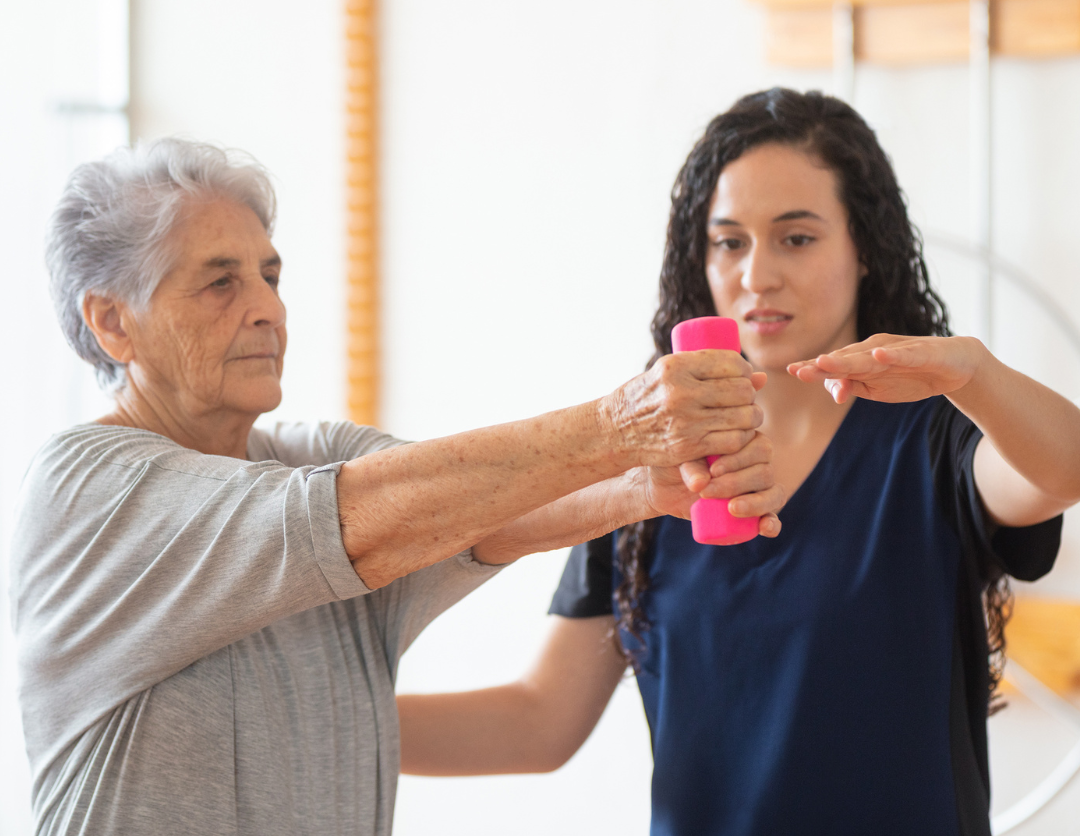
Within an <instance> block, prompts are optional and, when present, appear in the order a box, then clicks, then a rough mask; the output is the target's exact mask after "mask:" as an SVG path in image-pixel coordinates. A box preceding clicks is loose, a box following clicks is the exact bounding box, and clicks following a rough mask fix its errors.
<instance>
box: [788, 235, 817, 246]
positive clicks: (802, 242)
mask: <svg viewBox="0 0 1080 836" xmlns="http://www.w3.org/2000/svg"><path fill="white" fill-rule="evenodd" d="M813 241H814V236H812V235H789V236H788V237H787V242H788V243H789V244H791V245H792V246H795V247H805V246H806V245H807V244H810V243H812V242H813Z"/></svg>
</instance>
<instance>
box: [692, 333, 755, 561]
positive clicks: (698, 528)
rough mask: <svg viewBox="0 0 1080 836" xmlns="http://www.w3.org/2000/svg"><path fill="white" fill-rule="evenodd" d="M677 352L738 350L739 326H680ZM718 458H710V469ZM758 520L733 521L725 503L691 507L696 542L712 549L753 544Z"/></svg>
mask: <svg viewBox="0 0 1080 836" xmlns="http://www.w3.org/2000/svg"><path fill="white" fill-rule="evenodd" d="M671 347H672V349H673V350H674V351H675V352H680V351H700V350H701V349H705V348H720V349H726V350H728V351H738V350H739V324H738V323H737V322H736V321H735V320H734V319H729V318H728V317H725V316H700V317H697V318H696V319H687V320H684V321H683V322H680V323H679V324H678V325H676V326H675V327H674V328H673V329H672V330H671ZM717 458H718V457H717V456H709V457H708V458H707V461H708V462H709V464H710V465H711V464H712V463H713V462H714V461H716V459H717ZM758 519H759V518H758V517H733V516H731V512H730V511H728V501H727V500H726V499H708V498H701V499H699V500H698V501H697V502H695V503H694V504H693V505H692V506H691V507H690V524H691V527H692V529H693V532H694V539H695V540H696V541H697V542H699V543H705V544H708V545H712V546H731V545H734V544H735V543H745V542H746V541H747V540H753V539H754V538H755V537H757V534H758Z"/></svg>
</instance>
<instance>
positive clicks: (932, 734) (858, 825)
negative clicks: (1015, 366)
mask: <svg viewBox="0 0 1080 836" xmlns="http://www.w3.org/2000/svg"><path fill="white" fill-rule="evenodd" d="M980 437H981V434H980V433H979V431H978V429H977V428H975V427H974V425H973V424H972V423H971V422H970V421H969V420H968V419H967V418H965V417H964V416H963V415H962V414H961V413H960V412H959V411H958V410H956V409H955V408H954V407H953V406H952V405H951V404H950V403H949V402H948V401H947V400H946V399H944V398H933V399H930V400H927V401H921V402H917V403H912V404H898V405H887V404H878V403H874V402H871V401H864V400H858V401H856V402H855V404H854V405H853V406H852V408H851V410H850V412H849V413H848V415H847V416H846V417H845V419H844V422H843V424H842V425H841V426H840V428H839V430H838V431H837V433H836V435H835V437H834V438H833V440H832V442H831V443H830V445H829V447H828V448H827V449H826V451H825V453H824V455H823V456H822V458H821V460H820V461H819V462H818V464H817V466H816V467H815V468H814V470H813V471H812V472H811V474H810V475H809V477H807V479H806V481H805V482H804V483H803V484H802V486H801V487H800V488H799V490H798V491H797V492H796V493H795V495H794V496H792V497H791V499H790V500H789V502H788V504H787V505H786V506H785V508H784V509H783V511H782V513H781V515H780V516H781V520H782V522H783V531H782V533H781V535H780V536H779V537H778V538H776V539H766V538H762V537H759V538H756V539H754V540H752V541H750V542H749V543H745V544H742V545H738V546H727V547H716V546H703V545H700V544H698V543H696V542H694V540H693V538H692V537H691V532H690V524H689V523H688V522H686V521H684V520H679V519H675V518H672V517H664V518H662V519H661V520H660V521H659V523H658V526H657V531H656V536H655V539H654V541H653V548H652V551H651V554H650V556H649V577H650V588H649V589H648V591H647V592H646V593H645V595H644V596H643V598H642V605H643V608H644V612H645V615H646V618H647V619H648V623H649V625H650V627H649V629H648V630H647V631H646V632H645V633H644V646H643V647H638V646H637V645H635V643H634V642H633V639H632V637H629V636H627V635H625V634H624V635H623V641H624V644H625V645H626V646H627V647H628V648H630V649H631V650H634V649H635V648H636V649H637V651H638V659H639V662H640V668H641V669H640V671H639V673H638V677H637V680H638V685H639V687H640V689H641V696H642V699H643V701H644V704H645V712H646V714H647V716H648V721H649V728H650V730H651V733H652V741H653V754H654V760H655V768H654V773H653V786H652V807H653V818H652V833H653V834H654V836H667V835H668V834H680V836H689V835H690V834H706V833H722V834H725V836H738V835H739V834H778V833H800V834H814V833H829V834H837V833H852V834H856V833H858V834H865V833H874V834H892V833H895V834H912V833H933V834H942V836H944V835H945V834H965V836H966V835H967V834H972V833H980V834H988V833H989V816H988V810H989V790H988V779H987V776H986V743H985V718H986V699H987V691H988V689H987V679H986V664H987V654H986V635H985V628H984V627H983V621H982V609H981V605H979V604H978V596H979V594H980V592H981V589H982V586H983V580H982V579H985V578H986V577H987V576H988V575H989V574H991V573H992V572H993V571H994V567H996V568H997V569H998V570H1004V571H1011V572H1012V573H1013V574H1016V575H1019V576H1021V577H1025V578H1031V577H1037V576H1038V575H1039V574H1042V573H1043V572H1045V571H1047V570H1048V569H1049V568H1050V566H1051V565H1052V563H1053V560H1054V556H1055V555H1056V553H1057V548H1058V542H1059V534H1060V523H1061V521H1060V518H1056V519H1055V520H1052V521H1050V522H1049V523H1044V524H1042V525H1041V526H1033V527H1032V528H1030V529H1008V530H1004V529H1003V531H1009V532H1010V534H1009V535H1008V536H1007V537H1005V538H1004V539H1003V540H1002V542H1000V543H999V542H998V539H999V538H997V537H996V532H995V530H994V527H993V526H992V525H991V524H990V522H989V521H988V519H987V518H986V516H985V513H984V511H983V509H982V506H981V503H980V501H979V500H978V496H977V494H976V492H975V489H974V481H973V475H972V459H973V454H974V449H975V445H976V443H977V442H978V440H979V438H980ZM612 542H613V540H612V538H610V537H609V538H607V540H606V542H605V543H603V544H602V547H601V548H596V546H594V547H593V548H592V549H591V553H592V557H590V556H589V554H590V550H589V549H586V548H580V547H579V548H578V549H576V550H575V552H574V553H573V554H572V556H571V559H570V563H569V564H568V566H567V569H566V573H565V574H564V578H563V582H562V583H561V585H560V589H559V591H558V592H557V593H556V596H555V600H554V602H553V605H552V612H555V613H559V614H563V615H568V616H586V615H599V614H604V613H610V612H612V599H611V595H612V591H613V589H614V587H615V586H616V585H617V584H618V582H619V576H618V572H617V570H616V571H614V572H612V571H611V569H610V565H611V560H612V547H611V543H612ZM594 544H597V545H600V543H599V542H598V541H594ZM973 598H974V602H973V601H972V599H973ZM601 602H602V603H601ZM972 714H976V715H977V716H975V717H973V716H972Z"/></svg>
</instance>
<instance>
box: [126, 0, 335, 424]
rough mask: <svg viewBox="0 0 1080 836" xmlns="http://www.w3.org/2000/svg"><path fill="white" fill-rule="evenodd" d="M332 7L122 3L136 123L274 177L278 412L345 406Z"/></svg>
mask: <svg viewBox="0 0 1080 836" xmlns="http://www.w3.org/2000/svg"><path fill="white" fill-rule="evenodd" d="M339 13H340V9H339V6H338V4H336V3H299V2H295V0H228V2H215V0H187V2H184V3H170V2H162V0H133V2H132V35H133V37H132V43H133V54H132V113H131V116H132V130H133V133H134V135H135V137H136V138H138V139H143V140H149V139H155V138H157V137H160V136H166V135H170V134H183V135H185V136H189V137H192V138H196V139H200V140H209V141H212V142H217V143H220V144H222V145H225V146H227V147H231V148H239V149H243V150H244V151H247V152H248V153H250V154H252V155H253V156H254V157H255V158H256V159H257V160H258V161H259V162H261V163H262V164H263V165H265V166H266V167H267V168H268V169H270V171H271V172H272V174H273V175H274V183H275V186H276V188H277V195H278V203H279V212H278V222H277V229H276V234H275V235H274V245H275V246H276V247H277V249H278V251H279V252H280V253H281V256H282V260H283V262H284V269H283V271H282V284H281V295H282V298H283V299H284V300H285V304H286V306H287V308H288V326H289V336H290V340H289V349H288V355H287V359H286V363H285V373H284V377H283V387H284V391H285V398H284V400H283V402H282V405H281V406H280V407H279V408H278V410H277V411H276V413H275V415H274V417H275V418H277V419H280V420H317V419H319V418H326V417H328V416H330V417H333V418H338V417H341V416H342V414H343V411H344V386H343V382H342V381H343V377H344V373H345V371H344V370H345V363H344V353H345V349H344V346H345V342H344V330H343V328H344V323H345V318H344V308H343V305H344V299H345V287H344V282H343V280H342V278H341V277H342V275H343V271H344V264H345V255H344V228H345V221H344V216H343V212H342V209H343V206H344V200H345V191H344V188H345V187H344V177H343V171H344V160H343V155H344V148H345V137H344V130H345V127H344V126H345V122H344V107H343V104H342V102H343V99H342V96H343V92H342V91H343V84H344V67H343V61H344V41H343V38H342V36H341V35H340V25H341V19H340V14H339Z"/></svg>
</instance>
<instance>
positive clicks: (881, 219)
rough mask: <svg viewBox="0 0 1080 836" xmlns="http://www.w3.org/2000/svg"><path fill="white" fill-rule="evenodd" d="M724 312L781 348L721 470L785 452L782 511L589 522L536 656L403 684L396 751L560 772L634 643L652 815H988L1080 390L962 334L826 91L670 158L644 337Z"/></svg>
mask: <svg viewBox="0 0 1080 836" xmlns="http://www.w3.org/2000/svg"><path fill="white" fill-rule="evenodd" d="M713 314H720V315H723V316H730V317H734V318H735V319H736V320H737V321H738V323H739V330H740V336H741V339H742V346H743V353H744V355H745V356H746V357H747V358H748V359H749V360H750V362H751V363H752V364H753V365H754V366H755V367H756V369H758V370H760V371H763V372H766V373H767V374H768V383H767V385H765V387H764V388H763V389H762V390H761V391H760V392H759V393H758V396H757V403H758V404H760V405H761V406H762V408H763V410H764V414H765V421H764V423H763V425H762V426H761V428H760V432H761V434H762V435H761V443H760V444H759V445H757V446H756V447H749V448H747V449H745V450H744V451H742V452H741V453H739V454H737V455H735V456H729V457H724V458H721V459H719V460H718V461H717V463H716V464H714V465H713V474H714V475H715V476H721V475H722V474H724V473H727V472H729V471H734V470H736V469H739V468H743V467H746V466H748V465H749V466H751V467H754V466H756V467H762V468H767V467H770V466H771V467H772V469H773V474H774V475H775V478H776V481H777V483H779V484H780V485H782V486H783V487H784V488H785V489H786V491H787V493H788V496H789V500H788V502H787V505H786V507H785V509H784V510H783V512H782V513H781V521H782V523H783V530H782V531H781V533H780V536H779V537H777V538H775V539H764V538H757V539H755V540H752V541H751V542H749V543H745V544H743V545H739V546H728V547H712V546H702V545H699V544H697V543H695V542H694V540H693V539H692V537H691V534H690V526H689V523H688V522H686V521H685V520H682V519H676V518H673V517H662V518H658V519H654V520H649V521H647V522H644V523H638V524H635V525H632V526H629V527H627V528H625V529H623V530H621V531H620V532H617V533H616V534H615V535H609V536H607V537H604V538H601V539H599V540H594V541H592V542H590V543H588V544H585V545H582V546H578V547H576V548H575V549H574V551H573V552H572V554H571V557H570V560H569V563H568V565H567V567H566V571H565V573H564V576H563V579H562V582H561V584H560V586H559V589H558V591H557V593H556V595H555V600H554V602H553V604H552V609H551V611H552V612H553V613H554V614H556V615H557V616H558V618H556V619H555V626H554V628H553V630H552V632H551V635H550V638H549V640H548V642H547V645H546V646H545V648H544V650H543V651H542V653H541V656H540V658H539V660H538V661H537V662H536V665H535V667H534V668H533V670H532V671H531V672H530V673H529V674H528V675H527V676H526V677H524V678H523V679H522V680H521V681H519V682H516V683H513V684H510V685H506V686H502V687H499V688H492V689H487V690H484V691H476V692H470V693H464V694H443V695H430V696H402V697H400V698H399V708H400V713H401V726H402V768H403V770H404V771H406V772H414V773H420V774H442V775H447V774H456V775H461V774H478V773H493V772H529V771H543V770H550V769H554V768H556V767H558V766H559V765H560V764H562V763H563V762H564V761H565V760H566V759H567V758H568V757H569V756H570V755H572V754H573V753H574V751H576V750H577V748H578V747H579V746H580V745H581V743H582V742H583V741H584V739H585V738H586V737H587V736H588V734H589V732H590V731H591V730H592V728H593V726H594V725H595V723H596V721H597V719H598V718H599V716H600V714H601V712H602V711H603V708H604V706H605V705H606V703H607V701H608V699H609V698H610V696H611V693H612V691H613V689H614V687H615V685H616V683H617V682H618V680H619V678H620V677H621V676H622V674H623V671H624V669H625V666H626V664H627V661H629V662H630V663H631V664H632V665H633V667H634V670H635V672H636V674H637V680H638V684H639V687H640V689H641V694H642V698H643V700H644V704H645V710H646V713H647V715H648V720H649V726H650V729H651V733H652V742H653V754H654V761H655V767H654V776H653V799H652V800H653V820H652V833H653V834H657V836H659V834H703V833H723V834H726V835H727V836H731V835H732V834H777V833H796V832H797V833H875V834H886V833H896V834H912V833H934V834H965V836H966V834H989V832H990V830H989V778H988V769H987V750H986V717H987V711H988V708H989V705H990V697H991V695H992V693H993V690H994V686H995V685H996V683H997V680H998V678H999V676H1000V671H1001V650H1002V626H1003V623H1004V620H1005V611H1006V605H1007V602H1008V598H1009V591H1008V582H1007V576H1008V575H1012V576H1014V577H1018V578H1023V579H1025V580H1031V579H1034V578H1037V577H1039V576H1041V575H1042V574H1044V573H1045V572H1047V571H1048V570H1049V569H1050V567H1051V566H1052V564H1053V562H1054V558H1055V556H1056V553H1057V550H1058V544H1059V534H1060V528H1061V517H1060V514H1061V513H1062V511H1063V510H1065V509H1066V508H1067V507H1069V506H1070V505H1072V504H1073V503H1075V502H1077V501H1078V499H1080V410H1078V409H1077V408H1076V407H1075V406H1073V405H1072V404H1071V403H1069V402H1068V401H1067V400H1065V399H1064V398H1062V397H1060V396H1059V395H1057V394H1055V393H1054V392H1052V391H1050V390H1049V389H1047V388H1046V387H1044V386H1042V385H1040V384H1038V383H1036V382H1035V381H1033V380H1031V379H1030V378H1027V377H1025V376H1024V375H1022V374H1020V373H1019V372H1016V371H1014V370H1013V369H1010V368H1008V367H1007V366H1005V365H1004V364H1002V363H1001V362H1000V361H998V360H997V359H996V358H995V357H994V356H993V355H992V354H991V353H990V352H989V351H988V350H987V349H986V348H985V347H984V346H983V345H982V344H981V343H980V342H979V341H978V340H975V339H972V338H968V337H953V336H949V330H948V324H947V317H946V313H945V310H944V307H943V305H942V303H941V300H940V299H939V298H938V297H937V295H936V294H935V293H934V292H933V290H932V289H931V287H930V284H929V281H928V277H927V271H926V266H925V264H924V262H923V259H922V255H921V247H920V242H919V238H918V234H917V232H916V231H915V230H914V229H913V227H912V225H911V223H910V221H909V220H908V217H907V213H906V210H905V205H904V200H903V197H902V195H901V192H900V190H899V187H898V186H897V183H896V179H895V176H894V174H893V171H892V168H891V166H890V164H889V161H888V158H887V157H886V155H885V154H884V152H883V151H882V149H881V148H880V146H879V145H878V143H877V140H876V138H875V137H874V134H873V132H872V131H871V130H870V129H869V127H868V126H867V125H866V123H865V122H863V120H862V119H861V118H860V117H859V115H858V114H857V113H856V112H855V111H854V110H852V109H851V108H850V107H848V106H847V105H846V104H844V103H843V102H841V101H839V100H837V99H833V98H830V97H828V96H823V95H821V94H818V93H808V94H805V95H804V94H799V93H795V92H792V91H790V90H781V89H774V90H770V91H767V92H763V93H758V94H754V95H751V96H747V97H745V98H743V99H742V100H740V101H739V102H738V103H737V104H736V105H735V106H734V107H733V108H732V109H731V110H729V111H728V112H727V113H724V114H722V115H720V116H718V117H717V118H716V119H714V120H713V122H712V123H711V124H710V125H709V127H708V128H707V130H706V132H705V135H704V136H703V137H702V138H701V140H700V141H699V142H698V143H697V145H696V146H695V147H694V149H693V151H692V152H691V154H690V157H689V159H688V160H687V161H686V164H685V166H684V167H683V169H682V171H681V173H680V174H679V177H678V180H677V181H676V184H675V188H674V190H673V192H672V210H671V218H670V223H669V227H668V239H667V247H666V252H665V256H664V264H663V270H662V273H661V278H660V308H659V311H658V312H657V314H656V317H655V318H654V320H653V329H652V330H653V337H654V340H655V343H656V355H655V356H654V358H653V359H654V361H655V359H656V358H658V357H660V356H662V355H664V354H667V353H670V351H671V337H670V335H671V329H672V327H673V326H674V325H675V324H676V323H678V322H680V321H682V320H684V319H688V318H690V317H695V316H703V315H713ZM766 439H767V441H766ZM769 444H771V449H772V464H771V465H770V464H768V462H767V461H766V457H765V456H764V455H763V454H761V453H760V451H761V450H763V449H765V448H766V447H767V446H768V445H769ZM755 450H757V451H759V452H757V453H755ZM755 455H760V456H761V460H762V463H761V464H756V463H755V460H754V457H755ZM731 510H732V512H733V513H734V514H736V515H738V514H740V513H743V514H746V513H747V511H746V509H744V508H741V507H740V500H739V499H738V498H736V499H734V500H732V502H731ZM613 627H614V628H615V630H616V635H617V639H618V643H617V644H616V643H614V642H611V641H609V640H607V637H608V636H609V634H610V632H611V631H612V628H613Z"/></svg>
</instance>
